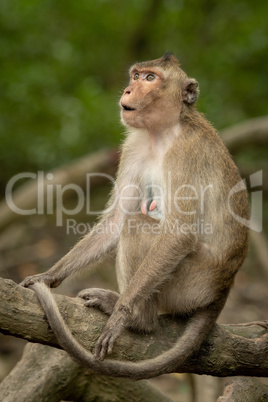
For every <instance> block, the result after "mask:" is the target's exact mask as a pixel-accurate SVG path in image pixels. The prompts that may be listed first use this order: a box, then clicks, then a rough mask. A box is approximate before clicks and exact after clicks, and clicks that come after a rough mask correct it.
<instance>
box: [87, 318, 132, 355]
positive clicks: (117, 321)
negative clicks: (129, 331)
mask: <svg viewBox="0 0 268 402" xmlns="http://www.w3.org/2000/svg"><path fill="white" fill-rule="evenodd" d="M125 322H126V314H125V311H123V310H120V311H119V310H117V311H114V312H113V314H112V315H111V317H110V318H109V319H108V321H107V324H106V325H105V327H104V330H103V332H102V334H101V336H100V337H99V339H98V342H97V345H96V348H95V353H94V355H95V357H96V359H99V360H103V359H104V358H105V356H106V355H110V354H111V353H112V350H113V346H114V343H115V341H116V339H117V338H118V336H119V335H120V334H121V332H122V330H123V329H124V328H125Z"/></svg>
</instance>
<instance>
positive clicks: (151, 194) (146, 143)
mask: <svg viewBox="0 0 268 402" xmlns="http://www.w3.org/2000/svg"><path fill="white" fill-rule="evenodd" d="M180 130H181V128H180V126H179V125H176V126H175V127H172V128H170V129H169V130H166V132H164V133H159V134H158V133H149V132H148V131H147V130H145V129H144V130H141V129H131V130H129V134H128V138H127V139H126V142H125V145H124V151H125V152H126V154H127V158H126V159H127V161H128V164H127V166H126V167H125V170H124V172H125V175H126V176H127V177H128V182H129V184H130V183H133V184H134V185H136V187H137V188H136V190H137V191H136V196H137V197H140V198H141V200H144V199H151V201H153V200H155V204H156V205H157V211H158V212H159V211H160V210H163V202H164V199H165V195H166V194H165V193H166V190H165V183H164V179H163V162H164V160H165V157H166V155H167V152H168V150H169V149H170V147H172V145H173V142H174V141H175V140H176V139H177V138H178V136H179V134H180ZM126 172H127V173H126ZM155 212H156V211H155ZM155 212H154V213H153V214H152V216H153V215H155V217H156V218H160V215H157V214H155Z"/></svg>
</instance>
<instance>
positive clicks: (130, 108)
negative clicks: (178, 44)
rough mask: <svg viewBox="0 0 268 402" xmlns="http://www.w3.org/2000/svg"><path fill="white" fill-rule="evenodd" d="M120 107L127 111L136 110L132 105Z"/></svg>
mask: <svg viewBox="0 0 268 402" xmlns="http://www.w3.org/2000/svg"><path fill="white" fill-rule="evenodd" d="M122 109H123V110H126V111H128V112H131V111H132V110H136V109H134V108H133V107H130V106H127V105H122Z"/></svg>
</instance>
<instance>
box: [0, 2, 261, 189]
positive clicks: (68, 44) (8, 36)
mask: <svg viewBox="0 0 268 402" xmlns="http://www.w3.org/2000/svg"><path fill="white" fill-rule="evenodd" d="M267 45H268V20H267V1H266V0H258V1H253V0H251V1H250V0H247V1H237V2H234V1H231V0H226V1H224V2H223V1H221V2H219V1H213V0H188V1H185V0H184V1H183V0H147V1H146V0H128V1H119V0H114V1H112V0H95V1H90V0H79V1H73V0H64V1H63V0H58V1H53V0H1V2H0V58H1V61H0V62H1V64H0V91H1V97H0V140H1V147H0V160H1V167H2V169H1V171H0V184H2V185H3V184H4V183H5V182H6V181H7V180H8V179H9V178H10V177H11V176H12V175H14V174H15V173H18V172H21V171H34V172H35V171H37V170H38V169H40V170H48V169H50V168H52V167H55V166H58V165H60V164H62V163H64V162H68V161H69V160H70V159H72V158H75V157H78V156H80V155H83V154H85V153H88V152H91V151H94V150H96V149H98V148H101V147H103V146H114V145H117V144H118V143H119V141H120V138H121V135H122V131H123V130H122V128H121V127H120V123H119V116H118V106H117V103H118V99H119V96H120V91H121V89H122V88H123V87H124V85H125V83H126V81H127V70H128V67H129V65H130V64H131V63H133V62H135V61H136V60H144V59H149V58H157V57H160V56H161V55H163V53H164V52H165V51H166V50H167V49H169V50H170V51H172V52H174V53H175V54H176V55H177V56H178V58H179V59H180V60H181V63H182V66H183V68H184V69H185V70H186V72H187V73H188V74H189V75H190V76H192V77H195V78H196V79H197V80H198V81H199V83H200V88H201V96H200V100H199V105H198V107H199V109H200V110H201V111H203V112H205V113H206V115H207V116H208V118H209V119H210V120H211V121H212V122H213V123H214V124H215V126H216V127H217V128H222V127H225V126H228V125H230V124H232V123H235V122H238V121H242V120H244V119H247V118H250V117H254V116H260V115H264V114H267V92H268V89H267V88H268V74H267V73H268V71H267V64H268V52H267V48H268V46H267Z"/></svg>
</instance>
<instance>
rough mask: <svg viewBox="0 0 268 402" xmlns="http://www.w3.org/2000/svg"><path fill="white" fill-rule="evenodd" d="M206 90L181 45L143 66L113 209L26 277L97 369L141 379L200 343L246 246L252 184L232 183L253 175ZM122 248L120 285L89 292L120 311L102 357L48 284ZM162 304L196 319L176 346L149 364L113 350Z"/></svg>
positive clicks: (146, 325) (153, 318) (126, 111)
mask: <svg viewBox="0 0 268 402" xmlns="http://www.w3.org/2000/svg"><path fill="white" fill-rule="evenodd" d="M197 96H198V84H197V82H196V81H195V80H194V79H190V78H188V77H187V75H186V74H185V73H184V72H183V71H182V70H181V68H180V65H179V63H178V61H177V59H176V58H175V57H174V56H173V55H171V54H169V53H167V54H166V55H165V56H164V57H162V58H160V59H157V60H153V61H148V62H144V63H137V64H136V65H134V66H133V67H132V68H131V70H130V85H129V86H128V87H127V88H126V89H125V91H124V93H123V95H122V97H121V100H120V107H121V118H122V122H123V124H124V125H125V126H126V127H127V137H126V140H125V142H124V144H123V147H122V157H121V161H120V167H119V171H118V176H117V181H116V185H115V188H114V191H113V194H112V196H111V199H110V201H109V204H108V208H107V210H106V212H104V214H103V217H102V219H101V221H100V222H99V223H98V225H96V227H95V228H94V229H93V230H92V231H91V233H89V234H88V235H87V236H85V237H84V239H82V240H81V241H80V242H79V243H78V244H77V245H76V246H75V247H74V248H73V249H72V250H71V251H70V252H69V253H68V254H67V255H66V256H64V257H63V258H62V259H61V260H60V261H59V262H58V263H57V264H55V265H54V266H53V267H52V268H51V269H50V270H48V272H46V273H43V274H39V275H35V276H32V277H28V278H26V279H25V280H24V281H23V283H22V285H23V286H31V287H32V288H33V289H34V290H35V291H36V293H37V295H38V297H39V299H40V301H41V303H42V305H43V308H44V311H45V313H46V315H47V317H48V320H49V322H50V325H51V327H52V329H53V330H54V332H55V334H56V336H57V338H58V340H59V342H60V343H61V345H62V346H63V347H64V349H65V350H66V351H67V352H68V353H69V354H70V355H72V356H73V357H75V358H76V359H78V360H79V361H80V362H81V363H82V364H84V365H86V366H88V367H90V368H92V369H93V370H95V371H97V372H100V373H104V374H108V375H113V376H125V377H131V378H135V379H142V378H149V377H154V376H157V375H160V374H162V373H167V372H172V371H173V370H174V368H175V367H178V366H179V365H180V364H181V363H182V362H184V361H185V360H186V359H187V358H188V357H189V356H190V355H191V354H192V353H193V352H194V351H195V350H198V349H199V348H200V346H201V344H202V342H203V341H204V339H205V338H206V336H207V334H208V332H209V330H210V328H211V326H212V325H213V323H214V322H215V320H216V319H217V316H218V315H219V313H220V311H221V310H222V308H223V306H224V303H225V301H226V298H227V295H228V293H229V290H230V287H231V286H232V283H233V280H234V276H235V274H236V272H237V271H238V269H239V267H240V266H241V264H242V263H243V261H244V258H245V256H246V253H247V247H248V246H247V245H248V230H247V227H246V225H244V224H243V222H246V219H247V218H248V202H247V193H246V190H245V188H244V186H243V185H242V184H241V187H240V191H237V192H234V194H232V193H230V191H231V190H232V189H233V188H234V186H235V185H236V184H237V183H239V182H240V181H241V178H240V176H239V173H238V170H237V168H236V166H235V164H234V162H233V161H232V159H231V157H230V155H229V153H228V151H227V149H226V147H225V146H224V144H223V143H222V141H221V139H220V138H219V136H218V134H217V132H216V130H215V129H214V128H213V127H212V126H211V124H210V123H209V122H208V121H207V120H206V119H205V118H204V117H203V116H202V115H201V114H200V113H199V112H197V111H196V109H195V105H194V102H195V100H196V98H197ZM230 194H231V196H230ZM144 206H145V207H144ZM141 212H143V213H141ZM235 215H236V216H239V217H241V219H242V220H244V221H242V220H239V219H238V220H237V219H235V218H234V216H235ZM114 249H116V251H117V277H118V285H119V289H120V295H119V294H117V293H115V292H111V291H109V290H102V289H87V290H85V291H82V292H81V293H80V294H79V295H80V296H81V297H82V298H84V299H85V300H87V301H86V303H85V304H86V305H87V306H95V307H98V308H100V309H101V310H102V311H104V312H105V313H107V314H109V315H110V317H109V319H108V322H107V324H106V326H105V328H104V330H103V333H102V335H101V336H100V338H99V340H98V343H97V346H96V349H95V357H94V355H93V354H91V353H90V352H89V351H86V350H85V349H83V348H82V347H81V346H80V345H79V344H78V343H77V341H76V340H75V339H74V338H73V337H72V335H71V334H70V332H69V330H68V328H67V327H66V325H65V324H64V322H63V320H62V318H61V316H60V313H59V311H58V308H57V306H56V303H55V301H54V298H53V296H52V294H51V292H50V290H49V289H48V287H47V285H48V286H51V287H55V286H58V285H59V284H60V283H61V282H62V280H64V279H65V278H66V277H67V276H68V275H70V274H72V273H73V272H76V271H78V270H79V269H81V268H83V266H85V265H86V264H89V263H92V262H95V261H96V260H98V259H99V258H100V257H101V256H103V255H105V254H107V253H108V252H110V251H112V250H114ZM159 313H169V314H172V315H174V316H176V315H184V316H187V317H189V318H190V319H189V321H188V325H187V328H186V330H185V332H184V334H183V335H182V337H180V339H178V341H177V343H176V345H175V346H174V347H173V348H172V349H170V350H169V351H168V352H166V353H164V354H162V355H160V356H158V357H157V358H155V359H151V360H147V361H142V362H137V363H132V362H121V361H115V360H110V359H108V360H105V361H101V360H103V359H104V357H105V355H106V354H107V353H108V354H109V353H111V351H112V348H113V344H114V342H115V340H116V338H117V337H118V336H119V335H120V333H121V331H122V329H123V328H124V327H128V328H132V329H134V330H140V331H145V332H149V331H153V330H154V329H155V327H156V325H157V315H158V314H159Z"/></svg>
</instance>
